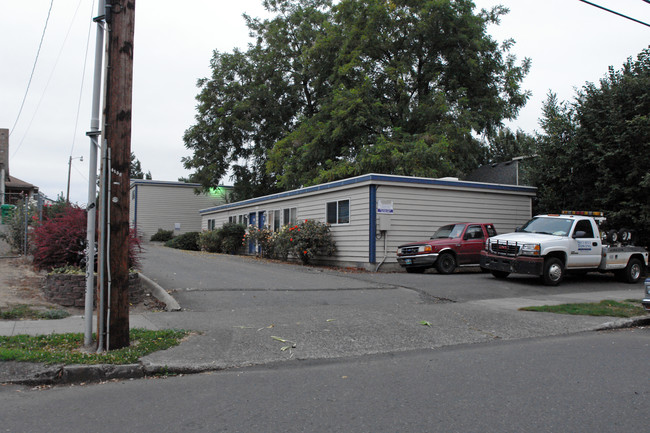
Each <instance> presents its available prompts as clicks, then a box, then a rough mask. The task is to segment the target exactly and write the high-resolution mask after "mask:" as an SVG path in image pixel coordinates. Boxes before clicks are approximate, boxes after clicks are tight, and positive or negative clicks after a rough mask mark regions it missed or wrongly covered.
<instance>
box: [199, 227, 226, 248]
mask: <svg viewBox="0 0 650 433" xmlns="http://www.w3.org/2000/svg"><path fill="white" fill-rule="evenodd" d="M222 241H223V231H222V230H208V231H206V232H201V234H199V248H200V249H201V251H207V252H209V253H220V252H221V251H222V245H221V243H222Z"/></svg>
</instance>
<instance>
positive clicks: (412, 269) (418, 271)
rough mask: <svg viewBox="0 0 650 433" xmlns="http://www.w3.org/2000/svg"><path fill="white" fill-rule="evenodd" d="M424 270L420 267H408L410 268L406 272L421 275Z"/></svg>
mask: <svg viewBox="0 0 650 433" xmlns="http://www.w3.org/2000/svg"><path fill="white" fill-rule="evenodd" d="M425 269H426V268H423V267H421V266H420V267H410V268H406V272H408V273H409V274H422V273H424V270H425Z"/></svg>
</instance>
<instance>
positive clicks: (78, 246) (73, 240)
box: [32, 205, 142, 270]
mask: <svg viewBox="0 0 650 433" xmlns="http://www.w3.org/2000/svg"><path fill="white" fill-rule="evenodd" d="M86 227H87V217H86V211H85V210H84V209H81V208H79V207H77V206H72V205H70V206H67V207H65V208H64V209H63V210H62V211H60V212H59V213H58V214H56V215H54V216H53V217H50V218H48V219H46V220H45V221H43V222H42V223H41V224H40V225H38V226H37V227H35V228H34V231H33V232H32V240H33V254H34V265H35V266H36V267H37V268H39V269H48V270H50V269H53V268H58V267H62V266H78V267H85V260H86V255H85V254H86V253H85V249H86V233H87V230H86ZM95 241H96V242H97V239H96V238H95ZM141 252H142V246H141V244H140V239H139V238H138V237H137V236H136V233H135V231H134V230H131V231H130V232H129V268H139V267H140V257H139V255H140V253H141ZM95 257H96V256H95ZM96 265H97V262H95V267H96Z"/></svg>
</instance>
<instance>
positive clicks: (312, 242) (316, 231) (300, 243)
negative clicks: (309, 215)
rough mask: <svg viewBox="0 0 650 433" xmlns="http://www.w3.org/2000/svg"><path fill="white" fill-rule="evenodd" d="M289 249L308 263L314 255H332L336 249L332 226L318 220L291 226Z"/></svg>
mask: <svg viewBox="0 0 650 433" xmlns="http://www.w3.org/2000/svg"><path fill="white" fill-rule="evenodd" d="M288 231H289V233H290V235H289V243H290V245H291V247H290V249H289V251H290V252H291V253H292V254H293V255H294V256H296V257H298V258H299V259H300V261H301V262H302V263H303V264H308V263H309V262H310V261H311V260H312V259H313V258H314V257H316V256H322V255H328V256H331V255H332V254H334V252H335V251H336V244H335V243H334V241H333V240H332V234H331V233H330V227H329V226H328V225H327V224H324V223H322V222H320V221H316V220H305V221H304V222H301V223H299V224H297V225H295V226H293V227H290V228H289V230H288Z"/></svg>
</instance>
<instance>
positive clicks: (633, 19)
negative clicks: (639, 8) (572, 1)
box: [578, 0, 650, 27]
mask: <svg viewBox="0 0 650 433" xmlns="http://www.w3.org/2000/svg"><path fill="white" fill-rule="evenodd" d="M578 1H581V2H583V3H587V4H588V5H591V6H593V7H597V8H598V9H602V10H604V11H607V12H609V13H612V14H614V15H618V16H619V17H623V18H627V19H628V20H630V21H634V22H635V23H639V24H643V25H644V26H646V27H650V24H648V23H644V22H643V21H640V20H637V19H636V18H632V17H628V16H627V15H623V14H622V13H620V12H616V11H613V10H611V9H607V8H606V7H603V6H600V5H597V4H595V3H592V2H589V1H587V0H578ZM643 1H645V2H646V3H650V1H647V0H643Z"/></svg>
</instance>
